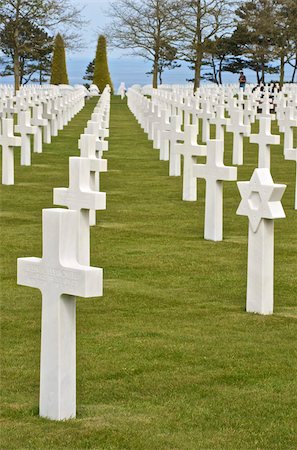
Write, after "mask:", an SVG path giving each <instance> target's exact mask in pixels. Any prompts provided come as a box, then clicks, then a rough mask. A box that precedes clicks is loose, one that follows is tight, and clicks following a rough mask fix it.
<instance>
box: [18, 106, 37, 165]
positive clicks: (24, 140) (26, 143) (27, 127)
mask: <svg viewBox="0 0 297 450" xmlns="http://www.w3.org/2000/svg"><path fill="white" fill-rule="evenodd" d="M15 131H16V132H17V133H20V135H21V166H31V139H30V136H31V134H33V135H34V134H36V133H37V127H35V126H31V122H30V111H20V112H19V114H18V125H16V126H15Z"/></svg>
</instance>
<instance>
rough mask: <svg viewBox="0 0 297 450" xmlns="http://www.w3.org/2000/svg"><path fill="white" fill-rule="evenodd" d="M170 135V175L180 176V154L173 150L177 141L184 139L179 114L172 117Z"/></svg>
mask: <svg viewBox="0 0 297 450" xmlns="http://www.w3.org/2000/svg"><path fill="white" fill-rule="evenodd" d="M169 136H170V137H169V142H170V152H169V176H171V177H179V176H180V169H181V167H180V166H181V161H180V155H178V154H175V153H174V152H172V151H171V149H172V148H173V146H174V144H175V143H176V142H178V141H183V139H184V133H183V131H181V119H180V117H179V116H172V117H171V122H170V131H169Z"/></svg>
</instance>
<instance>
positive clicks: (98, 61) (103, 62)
mask: <svg viewBox="0 0 297 450" xmlns="http://www.w3.org/2000/svg"><path fill="white" fill-rule="evenodd" d="M93 83H94V84H96V85H97V86H98V88H99V89H100V92H102V91H103V89H104V88H105V86H106V85H107V84H109V86H110V88H111V93H112V94H113V85H112V81H111V78H110V73H109V70H108V62H107V53H106V38H105V36H102V35H101V36H99V38H98V44H97V50H96V57H95V68H94V78H93Z"/></svg>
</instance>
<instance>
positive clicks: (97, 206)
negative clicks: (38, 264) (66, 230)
mask: <svg viewBox="0 0 297 450" xmlns="http://www.w3.org/2000/svg"><path fill="white" fill-rule="evenodd" d="M101 168H102V167H101V161H100V159H89V158H78V157H71V158H69V187H68V188H55V189H54V204H55V205H61V206H67V208H69V209H72V210H76V211H78V212H79V214H78V216H77V218H78V239H79V241H78V245H77V250H78V255H77V260H78V261H79V262H80V264H85V265H88V264H90V219H89V212H90V210H95V211H96V210H103V209H106V194H105V192H96V191H93V190H92V189H91V187H90V185H91V173H92V172H99V171H100V169H101Z"/></svg>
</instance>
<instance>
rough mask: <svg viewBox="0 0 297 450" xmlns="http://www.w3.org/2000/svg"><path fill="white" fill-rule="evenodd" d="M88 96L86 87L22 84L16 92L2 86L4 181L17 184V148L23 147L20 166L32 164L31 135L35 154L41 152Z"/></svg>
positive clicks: (0, 122) (0, 140)
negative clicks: (15, 161) (15, 156)
mask: <svg viewBox="0 0 297 450" xmlns="http://www.w3.org/2000/svg"><path fill="white" fill-rule="evenodd" d="M85 96H86V93H85V90H84V88H83V87H77V88H75V89H74V88H67V89H65V88H64V89H63V88H62V87H57V86H47V88H46V89H45V88H44V86H39V87H36V86H32V87H27V88H23V87H22V88H21V89H20V91H18V92H17V93H16V95H14V92H13V90H12V88H9V87H6V86H5V85H3V88H2V89H1V86H0V145H1V146H2V184H5V185H13V184H14V149H15V148H16V147H20V148H21V158H20V164H21V166H30V165H31V143H32V142H31V137H32V138H33V151H34V153H42V143H47V144H50V143H51V137H52V136H57V135H58V131H59V130H62V129H63V128H64V126H65V125H67V124H68V122H69V121H70V120H71V119H72V118H73V117H74V116H75V115H76V114H77V113H78V112H79V111H80V110H81V109H82V108H83V107H84V104H85ZM15 118H16V119H17V123H16V124H14V119H15ZM15 133H17V134H18V136H16V135H15Z"/></svg>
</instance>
